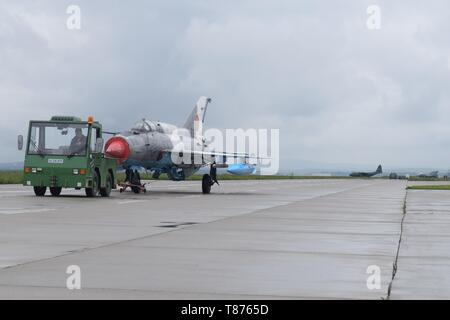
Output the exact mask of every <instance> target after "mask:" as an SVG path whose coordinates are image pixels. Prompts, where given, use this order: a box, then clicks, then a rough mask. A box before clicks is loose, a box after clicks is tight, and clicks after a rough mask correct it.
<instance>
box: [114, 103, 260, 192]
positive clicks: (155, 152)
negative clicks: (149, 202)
mask: <svg viewBox="0 0 450 320" xmlns="http://www.w3.org/2000/svg"><path fill="white" fill-rule="evenodd" d="M210 102H211V99H210V98H207V97H200V98H199V99H198V101H197V103H196V105H195V107H194V109H193V110H192V113H191V114H190V116H189V117H188V119H187V120H186V122H185V124H184V125H183V127H177V126H175V125H172V124H168V123H164V122H160V121H151V120H146V119H143V120H141V121H139V122H137V123H136V124H135V125H134V127H133V128H132V129H131V130H127V131H124V132H121V133H118V134H115V135H114V136H113V137H112V138H110V139H109V140H108V141H107V142H106V144H105V155H106V156H107V157H111V158H115V159H117V160H118V162H119V163H120V164H121V165H122V166H123V167H124V168H125V169H129V170H130V168H131V170H132V168H136V167H142V168H145V169H146V170H150V171H151V172H152V173H153V177H154V178H158V177H159V175H160V174H161V173H165V174H167V176H168V177H169V179H171V180H173V181H182V180H185V179H186V178H187V177H189V176H191V175H192V174H194V173H195V172H196V171H198V170H199V169H200V168H201V167H203V166H210V173H209V174H204V175H203V179H202V191H203V193H210V190H211V186H212V185H213V184H214V183H215V182H217V180H216V170H217V168H218V167H222V168H228V170H227V171H228V172H229V173H231V174H236V175H243V174H251V173H254V171H255V169H256V168H255V167H254V165H252V164H249V163H248V161H246V160H247V159H248V158H256V159H259V158H258V157H255V156H254V155H248V154H238V153H227V152H216V151H215V150H212V149H211V148H210V147H209V146H208V144H207V142H206V139H205V138H204V136H203V124H204V120H205V113H206V109H207V107H208V104H209V103H210ZM219 157H220V158H221V160H222V161H218V162H220V163H216V158H219ZM227 157H230V158H234V159H238V158H243V159H245V160H244V163H238V164H232V165H230V166H228V165H227V164H226V162H227ZM220 158H219V159H220ZM186 159H187V161H186ZM219 159H217V160H219ZM189 160H192V161H189ZM139 183H140V181H139ZM135 192H136V191H135Z"/></svg>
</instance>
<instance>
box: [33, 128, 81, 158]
mask: <svg viewBox="0 0 450 320" xmlns="http://www.w3.org/2000/svg"><path fill="white" fill-rule="evenodd" d="M87 134H88V127H87V125H84V124H69V123H67V124H64V123H32V126H31V129H30V137H29V139H28V140H29V145H28V153H29V154H40V155H66V156H68V155H71V156H76V155H82V156H84V155H86V147H87Z"/></svg>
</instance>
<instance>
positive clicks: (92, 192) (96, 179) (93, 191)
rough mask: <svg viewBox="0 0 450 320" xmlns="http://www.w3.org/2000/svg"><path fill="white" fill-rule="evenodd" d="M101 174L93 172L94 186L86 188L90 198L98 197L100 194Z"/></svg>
mask: <svg viewBox="0 0 450 320" xmlns="http://www.w3.org/2000/svg"><path fill="white" fill-rule="evenodd" d="M99 184H100V183H99V176H98V175H97V173H96V172H95V171H94V172H93V173H92V188H86V189H85V191H86V196H87V197H89V198H92V197H96V196H97V194H98V186H99Z"/></svg>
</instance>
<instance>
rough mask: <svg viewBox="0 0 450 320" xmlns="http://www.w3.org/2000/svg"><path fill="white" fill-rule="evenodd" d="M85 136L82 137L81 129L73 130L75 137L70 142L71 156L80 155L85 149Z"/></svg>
mask: <svg viewBox="0 0 450 320" xmlns="http://www.w3.org/2000/svg"><path fill="white" fill-rule="evenodd" d="M86 142H87V139H86V136H84V135H83V131H82V130H81V128H76V129H75V137H73V139H72V141H71V142H70V153H71V154H82V153H84V149H85V148H86Z"/></svg>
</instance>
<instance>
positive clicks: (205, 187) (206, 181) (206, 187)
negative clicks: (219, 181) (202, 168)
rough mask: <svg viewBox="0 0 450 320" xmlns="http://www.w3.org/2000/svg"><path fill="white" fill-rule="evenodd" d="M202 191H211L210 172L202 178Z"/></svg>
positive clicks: (205, 192)
mask: <svg viewBox="0 0 450 320" xmlns="http://www.w3.org/2000/svg"><path fill="white" fill-rule="evenodd" d="M202 192H203V194H208V193H210V192H211V177H210V175H209V174H204V175H203V178H202Z"/></svg>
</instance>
